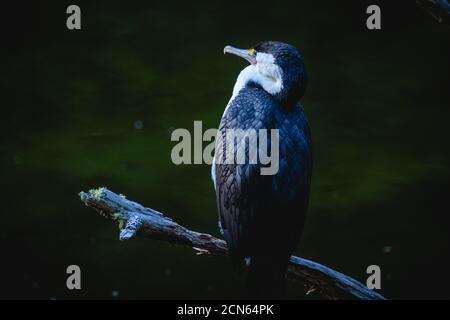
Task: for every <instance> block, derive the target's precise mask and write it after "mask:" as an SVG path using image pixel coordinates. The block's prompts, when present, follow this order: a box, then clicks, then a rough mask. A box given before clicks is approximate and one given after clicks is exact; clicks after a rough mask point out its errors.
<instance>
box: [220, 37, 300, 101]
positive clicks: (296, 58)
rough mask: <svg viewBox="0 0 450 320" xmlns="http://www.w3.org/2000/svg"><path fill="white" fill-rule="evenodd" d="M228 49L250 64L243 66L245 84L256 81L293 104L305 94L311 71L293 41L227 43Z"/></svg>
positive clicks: (276, 95) (272, 93) (275, 95)
mask: <svg viewBox="0 0 450 320" xmlns="http://www.w3.org/2000/svg"><path fill="white" fill-rule="evenodd" d="M224 53H231V54H234V55H236V56H239V57H241V58H244V59H245V60H247V61H248V62H249V63H250V66H248V67H247V68H245V69H244V70H242V72H241V74H240V76H239V77H240V78H241V79H239V78H238V82H239V81H240V82H241V85H246V84H250V83H253V84H256V85H259V86H261V87H262V88H263V89H264V90H265V91H267V92H268V93H270V94H271V95H272V96H273V97H275V98H276V99H277V100H278V101H280V103H282V104H283V105H286V106H291V105H293V103H295V102H297V101H298V100H299V99H300V98H301V97H302V96H303V94H304V92H305V89H306V84H307V75H306V70H305V65H304V63H303V59H302V57H301V56H300V54H299V53H298V51H297V49H296V48H295V47H293V46H292V45H290V44H287V43H283V42H277V41H264V42H261V43H259V44H257V45H255V46H254V47H252V48H250V49H238V48H234V47H232V46H226V47H225V48H224Z"/></svg>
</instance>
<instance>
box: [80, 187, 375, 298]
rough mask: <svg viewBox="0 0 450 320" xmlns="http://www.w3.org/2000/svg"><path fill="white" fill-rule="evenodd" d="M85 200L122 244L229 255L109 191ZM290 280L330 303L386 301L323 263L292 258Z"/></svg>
mask: <svg viewBox="0 0 450 320" xmlns="http://www.w3.org/2000/svg"><path fill="white" fill-rule="evenodd" d="M80 197H81V200H82V201H83V202H84V203H85V204H86V205H87V206H89V207H91V208H93V209H95V210H96V211H97V212H98V213H100V214H101V215H102V216H104V217H106V218H108V219H112V220H116V221H118V222H119V224H120V229H121V232H120V240H128V239H131V238H132V237H134V236H136V235H139V236H143V237H146V238H150V239H154V240H162V241H166V242H170V243H172V244H178V245H185V246H189V247H192V248H193V249H195V250H196V251H197V254H198V255H206V254H207V255H227V254H228V250H227V246H226V243H225V241H224V240H221V239H218V238H216V237H213V236H211V235H209V234H206V233H200V232H195V231H192V230H189V229H187V228H185V227H183V226H180V225H179V224H178V223H176V222H175V221H173V220H172V219H170V218H168V217H166V216H164V215H163V214H162V213H160V212H158V211H156V210H153V209H150V208H145V207H143V206H142V205H140V204H139V203H136V202H133V201H130V200H127V199H126V198H125V196H123V195H117V194H116V193H114V192H112V191H109V190H108V189H106V188H99V189H94V190H90V191H89V192H81V193H80ZM289 276H291V277H293V278H294V279H296V280H299V281H300V282H302V283H303V284H305V285H306V286H307V287H308V288H309V289H310V291H315V292H317V293H319V294H322V295H323V296H325V297H327V298H329V299H365V300H383V299H384V297H383V296H381V295H380V294H378V293H376V292H374V291H372V290H369V289H368V288H367V287H366V286H364V285H363V284H362V283H360V282H358V281H357V280H355V279H353V278H351V277H349V276H346V275H344V274H342V273H339V272H337V271H334V270H333V269H330V268H328V267H325V266H323V265H321V264H319V263H316V262H313V261H309V260H306V259H302V258H299V257H295V256H292V257H291V260H290V264H289Z"/></svg>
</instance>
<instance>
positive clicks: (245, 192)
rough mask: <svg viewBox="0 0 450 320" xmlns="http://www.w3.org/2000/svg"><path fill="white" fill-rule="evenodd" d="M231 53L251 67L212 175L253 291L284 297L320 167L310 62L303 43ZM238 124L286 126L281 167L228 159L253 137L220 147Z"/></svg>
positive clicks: (224, 122) (225, 225) (228, 236)
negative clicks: (316, 165)
mask: <svg viewBox="0 0 450 320" xmlns="http://www.w3.org/2000/svg"><path fill="white" fill-rule="evenodd" d="M224 53H230V54H233V55H236V56H239V57H241V58H244V59H245V60H247V61H248V62H249V63H250V65H249V66H247V67H246V68H244V69H243V70H242V71H241V73H240V74H239V76H238V78H237V81H236V84H235V86H234V89H233V95H232V97H231V99H230V101H229V103H228V105H227V107H226V109H225V112H224V114H223V116H222V119H221V122H220V126H219V131H218V135H217V137H216V154H215V158H214V163H213V166H212V178H213V182H214V186H215V189H216V198H217V206H218V211H219V227H220V229H221V232H222V234H223V236H224V238H225V240H226V242H227V245H228V248H229V251H230V254H231V256H232V259H233V260H234V261H235V262H236V263H237V264H239V265H241V266H244V268H245V269H246V274H247V283H248V290H249V294H250V297H255V298H277V297H282V296H283V293H284V286H285V275H286V270H287V266H288V261H289V257H290V256H291V254H292V253H293V251H294V250H295V248H296V246H297V245H298V242H299V240H300V237H301V234H302V231H303V226H304V223H305V216H306V211H307V207H308V199H309V189H310V181H311V171H312V154H311V137H310V131H309V126H308V122H307V120H306V117H305V114H304V112H303V109H302V106H301V104H300V102H299V100H300V98H301V97H302V96H303V94H304V91H305V88H306V84H307V75H306V70H305V65H304V63H303V59H302V57H301V56H300V54H299V53H298V51H297V50H296V49H295V47H293V46H292V45H289V44H286V43H282V42H276V41H267V42H262V43H259V44H258V45H256V46H254V47H253V48H251V49H237V48H234V47H231V46H226V47H225V48H224ZM232 129H241V130H249V129H254V130H256V131H257V132H258V131H260V130H261V129H267V130H271V129H278V150H277V152H278V170H277V171H276V173H274V174H271V175H270V174H269V175H267V174H266V175H263V174H261V170H260V169H261V168H263V167H265V165H264V164H263V163H262V162H261V161H260V160H258V161H257V162H256V163H254V162H253V163H252V162H251V161H247V162H246V163H228V162H225V161H223V160H224V159H221V158H220V157H224V154H227V152H228V154H229V153H230V152H234V153H235V154H234V156H235V158H237V157H238V155H237V154H236V150H237V149H238V148H239V146H241V147H242V145H243V144H244V143H245V147H244V148H245V150H246V151H248V150H249V147H248V143H249V141H248V140H249V139H248V137H246V138H244V139H241V141H233V142H232V143H233V144H235V147H237V148H231V151H229V150H228V151H225V152H218V150H219V151H220V150H223V149H224V148H229V146H226V143H223V141H227V140H226V138H225V136H226V134H227V132H228V130H232ZM267 136H268V143H267V144H268V145H272V144H273V143H274V141H272V139H273V137H272V136H269V134H268V135H267ZM221 137H222V139H220V138H221ZM220 141H222V142H220ZM227 142H228V143H229V141H227ZM260 148H261V146H260V145H258V150H257V151H258V152H260V151H261V149H260ZM220 160H221V161H220ZM235 160H236V159H235ZM247 160H249V157H247Z"/></svg>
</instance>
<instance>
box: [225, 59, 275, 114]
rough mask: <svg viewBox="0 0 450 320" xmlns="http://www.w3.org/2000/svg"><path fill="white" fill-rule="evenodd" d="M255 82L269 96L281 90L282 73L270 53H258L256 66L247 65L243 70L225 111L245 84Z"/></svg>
mask: <svg viewBox="0 0 450 320" xmlns="http://www.w3.org/2000/svg"><path fill="white" fill-rule="evenodd" d="M251 81H252V82H255V83H257V84H259V85H260V86H261V87H262V88H263V89H264V90H265V91H267V92H268V93H269V94H271V95H274V94H277V93H278V92H280V91H281V90H282V89H283V80H282V71H281V68H280V67H279V66H277V65H276V64H275V58H274V57H273V55H271V54H270V53H264V52H258V53H257V55H256V65H249V66H248V67H246V68H244V69H243V70H242V71H241V73H239V76H238V78H237V80H236V83H235V84H234V88H233V95H232V96H231V98H230V101H229V102H228V105H227V107H226V108H225V111H224V113H223V114H225V113H226V112H227V109H228V107H229V105H230V104H231V102H232V101H233V99H234V98H235V97H236V96H237V95H238V94H239V91H241V89H242V88H244V87H245V86H246V85H247V83H249V82H251Z"/></svg>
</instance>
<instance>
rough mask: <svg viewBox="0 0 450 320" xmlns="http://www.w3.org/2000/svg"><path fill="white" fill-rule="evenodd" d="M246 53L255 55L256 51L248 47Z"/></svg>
mask: <svg viewBox="0 0 450 320" xmlns="http://www.w3.org/2000/svg"><path fill="white" fill-rule="evenodd" d="M248 53H249V54H250V55H251V56H254V55H255V53H256V51H255V49H253V48H252V49H250V50H248Z"/></svg>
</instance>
